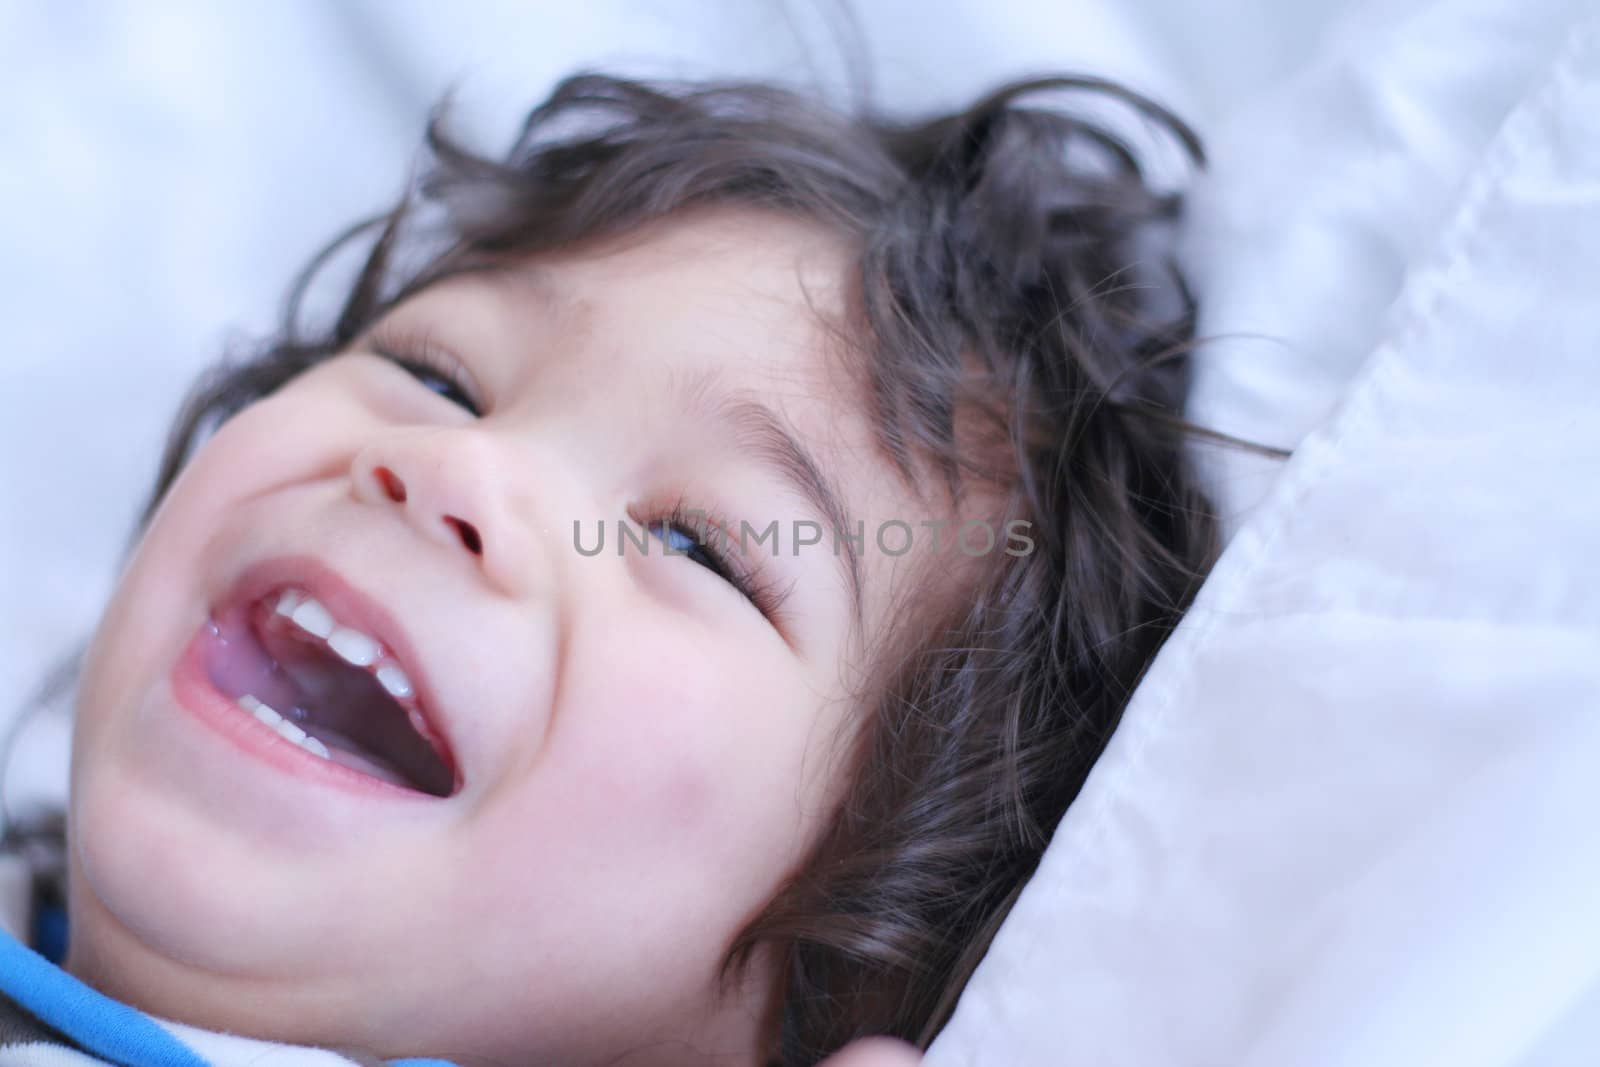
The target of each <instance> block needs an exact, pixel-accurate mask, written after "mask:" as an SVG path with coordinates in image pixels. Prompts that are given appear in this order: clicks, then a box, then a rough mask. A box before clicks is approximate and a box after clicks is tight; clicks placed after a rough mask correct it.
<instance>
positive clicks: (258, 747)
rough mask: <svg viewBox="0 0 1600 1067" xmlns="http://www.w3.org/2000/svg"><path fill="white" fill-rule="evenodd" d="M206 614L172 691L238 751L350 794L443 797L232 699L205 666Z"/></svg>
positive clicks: (422, 798)
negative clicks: (315, 748) (286, 729)
mask: <svg viewBox="0 0 1600 1067" xmlns="http://www.w3.org/2000/svg"><path fill="white" fill-rule="evenodd" d="M210 625H211V621H210V620H209V619H208V620H207V621H206V624H205V625H204V626H202V627H201V628H200V630H199V632H198V633H196V634H195V636H194V639H193V640H191V641H190V642H189V645H188V647H187V648H185V649H184V652H183V655H181V656H180V657H178V662H177V664H176V665H175V666H174V667H173V669H172V675H171V684H172V694H173V696H174V697H175V698H176V699H177V702H178V703H179V704H180V705H182V706H183V707H184V708H186V709H188V710H189V711H190V712H191V713H192V714H193V715H194V717H195V718H196V719H198V720H200V722H202V723H204V724H205V725H206V726H207V727H209V728H210V729H211V730H213V731H214V732H216V733H217V734H220V735H221V736H222V737H224V738H225V739H227V740H228V741H229V742H231V743H232V744H233V746H234V748H236V749H237V750H238V751H240V752H242V753H244V754H245V755H247V756H249V757H251V758H252V759H255V760H259V761H260V762H262V763H267V764H271V765H272V766H273V767H276V768H277V769H278V770H280V771H282V772H283V773H285V774H288V775H291V776H293V777H294V778H298V779H300V780H301V781H304V782H312V783H316V784H320V785H326V786H331V787H333V788H335V789H339V790H342V791H344V792H346V793H349V794H354V795H357V796H362V797H368V798H378V799H383V800H400V801H408V802H411V803H418V802H422V801H431V800H439V799H441V798H439V797H436V796H433V795H431V794H429V793H424V792H421V791H420V790H416V789H404V788H402V787H400V786H397V785H395V784H394V783H392V782H386V781H384V780H383V779H381V778H374V777H372V776H371V775H369V774H362V773H361V772H360V771H357V770H354V769H352V768H350V767H345V766H342V765H340V764H337V763H334V762H333V761H332V760H325V759H323V758H322V757H321V756H318V755H315V754H313V753H311V752H307V751H306V750H305V749H303V748H301V747H300V746H299V745H297V744H295V743H294V742H293V741H290V740H289V739H288V738H286V737H282V736H280V735H279V734H278V732H277V731H276V730H274V729H273V728H272V727H270V726H268V725H266V724H265V723H263V722H261V721H260V720H259V719H257V718H256V717H255V716H254V715H252V714H250V713H249V712H248V711H245V710H244V709H243V708H241V707H239V705H237V704H236V703H234V701H233V698H231V697H229V696H228V695H227V694H226V693H224V692H222V691H221V690H219V689H218V688H217V687H216V685H215V684H213V683H212V681H211V676H210V674H209V673H208V672H207V670H206V644H207V637H208V628H209V627H210Z"/></svg>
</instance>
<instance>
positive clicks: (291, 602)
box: [277, 589, 412, 700]
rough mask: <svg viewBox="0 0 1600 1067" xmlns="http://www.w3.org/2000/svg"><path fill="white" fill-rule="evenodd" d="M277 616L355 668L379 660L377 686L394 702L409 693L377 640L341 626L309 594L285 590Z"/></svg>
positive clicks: (409, 687) (407, 683) (402, 674)
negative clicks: (316, 638)
mask: <svg viewBox="0 0 1600 1067" xmlns="http://www.w3.org/2000/svg"><path fill="white" fill-rule="evenodd" d="M277 611H278V614H279V615H282V616H283V617H284V618H286V619H288V620H289V621H290V622H292V623H294V624H295V625H296V626H298V627H300V629H302V630H304V631H305V632H306V633H308V634H311V635H312V636H313V637H318V638H321V639H322V640H323V641H325V642H326V643H327V645H328V647H329V648H331V649H333V651H334V652H335V653H336V654H337V655H338V656H339V658H341V659H343V660H344V661H345V662H346V663H349V664H350V665H352V666H355V667H370V666H372V665H373V664H374V663H377V662H378V660H379V659H382V660H383V662H382V663H381V664H379V665H378V669H377V670H376V671H375V672H373V673H374V674H375V675H376V676H377V679H378V682H379V684H380V685H382V686H383V688H384V689H386V690H387V691H388V693H389V695H390V696H392V697H394V698H395V699H396V700H404V699H406V698H407V697H409V696H410V695H411V693H412V685H411V679H410V678H408V677H406V672H405V671H403V670H401V669H400V665H399V664H398V663H396V662H395V661H394V660H393V658H391V657H388V656H386V655H385V654H384V649H383V645H381V644H379V643H378V640H377V638H375V637H372V636H371V635H370V634H366V633H363V632H362V631H360V630H358V629H356V628H355V627H354V626H345V625H344V624H342V623H338V622H336V621H335V620H334V618H333V613H332V612H331V611H329V610H328V609H327V608H325V607H323V605H322V603H321V602H320V601H318V600H317V599H316V598H315V597H313V596H311V595H310V594H309V593H306V592H303V591H301V590H299V589H286V590H284V592H283V595H282V596H280V597H279V598H278V607H277Z"/></svg>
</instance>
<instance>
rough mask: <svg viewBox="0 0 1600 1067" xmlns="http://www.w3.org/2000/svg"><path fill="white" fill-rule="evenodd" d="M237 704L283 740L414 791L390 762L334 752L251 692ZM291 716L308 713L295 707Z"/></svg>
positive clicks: (343, 748) (342, 748) (240, 698)
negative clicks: (286, 739)
mask: <svg viewBox="0 0 1600 1067" xmlns="http://www.w3.org/2000/svg"><path fill="white" fill-rule="evenodd" d="M234 703H236V704H238V705H239V707H240V708H242V709H244V710H245V711H248V712H249V713H250V714H252V715H254V716H255V717H256V718H257V719H259V720H261V721H262V722H263V723H265V724H266V725H268V726H270V727H272V728H273V729H274V730H276V731H277V732H278V735H279V736H280V737H285V738H288V739H289V740H290V741H293V742H294V743H295V744H297V745H299V746H300V747H301V748H303V749H305V750H306V751H307V752H310V753H311V754H312V755H315V756H321V757H322V758H323V759H325V760H327V761H328V762H329V763H337V764H339V766H341V767H349V768H350V769H352V770H357V771H360V772H362V773H363V774H370V775H371V776H372V777H374V778H380V779H382V780H383V781H385V782H390V783H392V784H394V785H399V786H404V787H406V788H407V789H410V788H413V787H412V785H411V783H410V782H409V781H407V780H406V778H405V776H404V775H402V774H401V773H400V772H399V771H397V770H395V769H394V768H393V767H391V766H389V765H387V763H380V762H378V761H377V760H376V758H374V759H368V758H367V757H365V756H362V755H360V754H359V753H357V752H353V751H350V750H349V749H348V748H346V747H342V746H341V747H339V748H337V749H335V750H333V751H330V750H329V749H328V746H327V745H325V744H323V743H322V742H321V741H319V740H318V739H317V738H315V737H312V736H311V735H310V734H308V733H306V732H305V731H304V730H302V729H300V727H298V726H296V725H295V724H294V723H292V722H290V721H289V720H288V719H286V718H284V717H283V716H282V715H281V714H279V713H278V711H277V709H275V708H273V707H272V706H271V705H269V704H265V703H263V702H262V701H261V700H259V699H258V698H256V697H255V696H252V695H251V694H249V693H246V694H245V695H244V696H241V697H239V698H237V699H236V700H235V701H234ZM291 714H294V715H296V716H297V717H304V715H305V713H304V712H302V711H301V710H300V709H299V708H295V709H294V710H293V711H292V712H291ZM335 744H336V745H337V744H340V742H338V741H335Z"/></svg>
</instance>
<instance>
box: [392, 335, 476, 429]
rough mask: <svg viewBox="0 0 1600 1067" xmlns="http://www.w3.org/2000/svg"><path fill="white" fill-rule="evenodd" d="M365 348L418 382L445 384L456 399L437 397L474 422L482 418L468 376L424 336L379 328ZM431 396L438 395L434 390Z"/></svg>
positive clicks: (463, 369)
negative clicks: (426, 379)
mask: <svg viewBox="0 0 1600 1067" xmlns="http://www.w3.org/2000/svg"><path fill="white" fill-rule="evenodd" d="M368 346H369V347H370V348H371V349H372V351H373V353H374V354H375V355H377V356H380V357H382V358H383V359H387V360H388V361H389V362H391V363H394V364H396V365H398V366H399V367H401V368H403V369H404V370H406V371H407V372H409V373H410V374H411V375H412V376H413V377H415V378H416V379H417V380H418V381H421V380H422V379H423V378H424V377H430V376H431V377H434V378H437V379H439V380H440V381H442V382H444V383H445V384H446V385H448V386H449V387H450V388H451V389H454V390H455V392H456V396H457V397H458V398H459V399H455V400H451V398H450V397H449V396H446V395H445V394H444V393H439V395H440V396H443V397H444V398H445V399H446V400H450V402H451V403H452V404H456V405H457V406H458V407H462V408H465V409H466V410H467V411H470V412H471V413H472V414H473V416H474V417H476V418H482V417H483V408H482V406H481V405H480V404H479V403H478V399H477V391H476V390H475V389H474V388H473V384H472V378H471V375H469V374H468V373H467V370H466V368H465V367H464V366H462V364H461V360H459V359H457V358H456V357H455V356H454V355H453V354H451V353H450V352H449V351H448V350H447V349H445V348H443V347H441V346H440V345H438V344H437V343H435V342H434V341H433V339H432V338H431V337H429V336H428V335H427V334H421V335H418V336H411V335H406V334H399V333H396V332H395V331H394V330H393V329H386V328H385V327H382V326H380V327H378V329H377V330H375V331H374V332H373V334H372V339H371V341H369V342H368ZM434 392H439V391H438V390H437V389H436V390H434Z"/></svg>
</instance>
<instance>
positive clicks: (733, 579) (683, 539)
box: [646, 519, 750, 596]
mask: <svg viewBox="0 0 1600 1067" xmlns="http://www.w3.org/2000/svg"><path fill="white" fill-rule="evenodd" d="M646 529H648V530H649V531H650V532H651V533H653V534H655V535H656V536H657V537H659V538H661V543H662V544H664V545H666V546H667V548H668V549H669V550H671V551H672V552H674V553H677V554H678V555H681V556H686V557H688V558H689V559H691V560H693V561H694V562H696V563H698V564H700V566H702V567H704V568H705V569H706V570H708V571H710V572H711V573H712V574H715V575H716V576H717V577H718V578H721V579H722V580H723V581H725V582H727V583H728V584H729V585H731V586H733V587H734V588H735V589H737V590H739V592H741V593H744V594H745V595H746V596H749V595H750V594H749V593H748V592H747V591H746V590H745V588H744V586H743V584H742V583H741V582H740V580H739V576H738V574H737V572H735V571H734V570H733V568H732V567H730V566H729V565H728V562H727V560H726V558H725V557H723V556H722V554H721V553H719V552H718V551H717V550H716V549H714V548H712V547H710V546H709V545H707V544H706V543H705V542H703V541H701V540H700V536H699V535H698V534H697V533H695V532H694V530H692V529H690V528H689V527H688V526H687V525H685V524H683V523H680V522H677V521H674V520H672V519H656V520H655V521H654V522H652V523H650V524H649V525H648V526H647V527H646Z"/></svg>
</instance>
